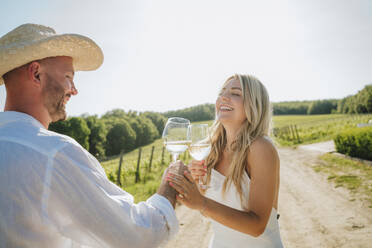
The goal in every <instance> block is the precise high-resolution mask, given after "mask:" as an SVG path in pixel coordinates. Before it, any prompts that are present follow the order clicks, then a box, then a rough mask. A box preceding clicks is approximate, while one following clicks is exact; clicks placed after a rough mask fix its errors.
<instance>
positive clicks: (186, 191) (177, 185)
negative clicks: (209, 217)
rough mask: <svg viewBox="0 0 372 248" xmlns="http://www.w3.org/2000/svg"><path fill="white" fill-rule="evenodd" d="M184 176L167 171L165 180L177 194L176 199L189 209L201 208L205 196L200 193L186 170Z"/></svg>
mask: <svg viewBox="0 0 372 248" xmlns="http://www.w3.org/2000/svg"><path fill="white" fill-rule="evenodd" d="M184 175H185V176H180V175H176V174H173V173H168V176H167V180H168V181H169V185H170V186H172V187H173V188H174V189H175V190H176V191H177V192H178V193H179V194H178V195H177V200H178V201H179V202H181V203H182V204H184V205H186V207H189V208H191V209H196V210H203V208H204V204H205V197H204V196H203V195H202V194H200V192H199V189H198V186H197V185H196V183H195V180H194V179H193V178H192V176H191V174H190V173H189V172H188V171H185V172H184Z"/></svg>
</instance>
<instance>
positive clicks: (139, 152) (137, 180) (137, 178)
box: [135, 147, 142, 183]
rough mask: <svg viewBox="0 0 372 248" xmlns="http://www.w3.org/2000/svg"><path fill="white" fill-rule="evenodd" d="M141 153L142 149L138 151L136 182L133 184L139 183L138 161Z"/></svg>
mask: <svg viewBox="0 0 372 248" xmlns="http://www.w3.org/2000/svg"><path fill="white" fill-rule="evenodd" d="M141 152H142V147H140V148H139V149H138V160H137V169H136V180H135V183H138V182H139V181H140V171H139V170H140V161H141Z"/></svg>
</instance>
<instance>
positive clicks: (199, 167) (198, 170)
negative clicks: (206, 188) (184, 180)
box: [187, 160, 207, 182]
mask: <svg viewBox="0 0 372 248" xmlns="http://www.w3.org/2000/svg"><path fill="white" fill-rule="evenodd" d="M187 167H188V168H189V171H190V172H191V176H192V178H194V180H195V181H197V182H198V181H199V178H200V177H203V176H205V175H206V173H207V166H205V165H204V160H202V161H198V160H193V161H191V163H190V164H189V165H188V166H187Z"/></svg>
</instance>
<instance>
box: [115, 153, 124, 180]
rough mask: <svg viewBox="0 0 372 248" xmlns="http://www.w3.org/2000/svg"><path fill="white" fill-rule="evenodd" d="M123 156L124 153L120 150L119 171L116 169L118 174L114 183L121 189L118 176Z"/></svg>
mask: <svg viewBox="0 0 372 248" xmlns="http://www.w3.org/2000/svg"><path fill="white" fill-rule="evenodd" d="M123 155H124V151H123V150H122V151H121V152H120V160H119V169H118V174H117V177H116V183H117V184H118V185H119V186H120V187H121V182H120V175H121V164H122V162H123Z"/></svg>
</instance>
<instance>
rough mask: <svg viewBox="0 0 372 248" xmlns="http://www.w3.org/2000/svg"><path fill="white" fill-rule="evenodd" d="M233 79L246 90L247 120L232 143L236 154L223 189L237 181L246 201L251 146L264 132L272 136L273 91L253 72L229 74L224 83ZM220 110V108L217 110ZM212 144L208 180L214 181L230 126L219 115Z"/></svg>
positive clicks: (239, 191) (243, 91) (208, 160)
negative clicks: (226, 128)
mask: <svg viewBox="0 0 372 248" xmlns="http://www.w3.org/2000/svg"><path fill="white" fill-rule="evenodd" d="M232 79H236V80H239V82H240V86H241V88H242V94H243V105H244V110H245V114H246V118H247V119H246V120H245V121H244V123H243V124H242V126H241V127H240V130H239V131H238V134H237V136H236V139H235V141H234V142H233V144H231V147H229V148H230V149H231V151H232V152H233V153H232V154H233V157H232V160H231V164H230V166H229V170H228V173H227V175H226V178H225V181H224V184H223V188H222V192H223V194H224V193H225V192H226V189H227V187H230V185H231V183H234V185H235V187H236V189H237V191H238V193H239V196H240V200H241V202H243V189H242V180H243V174H244V170H245V168H246V165H247V158H248V153H249V147H250V145H251V144H252V142H253V141H254V140H255V139H257V138H259V137H263V136H269V132H270V126H271V116H272V114H271V113H272V111H271V106H270V100H269V95H268V93H267V90H266V88H265V86H264V85H263V84H262V83H261V82H260V81H259V80H258V79H257V78H255V77H253V76H251V75H239V74H236V75H234V76H231V77H229V78H228V79H227V80H226V81H225V83H224V85H223V87H224V86H225V85H226V84H227V83H228V82H229V81H230V80H232ZM216 111H217V110H216ZM211 136H212V137H211V143H212V148H211V152H210V154H209V156H208V157H207V159H206V165H207V169H208V177H207V181H208V183H210V177H211V171H212V169H213V168H214V167H215V166H216V165H217V164H218V162H219V161H220V160H221V158H222V154H223V151H224V149H225V148H226V142H227V141H226V130H225V128H224V127H223V125H222V123H221V122H220V121H219V120H218V119H217V114H216V120H215V121H214V123H213V125H212V135H211Z"/></svg>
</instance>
